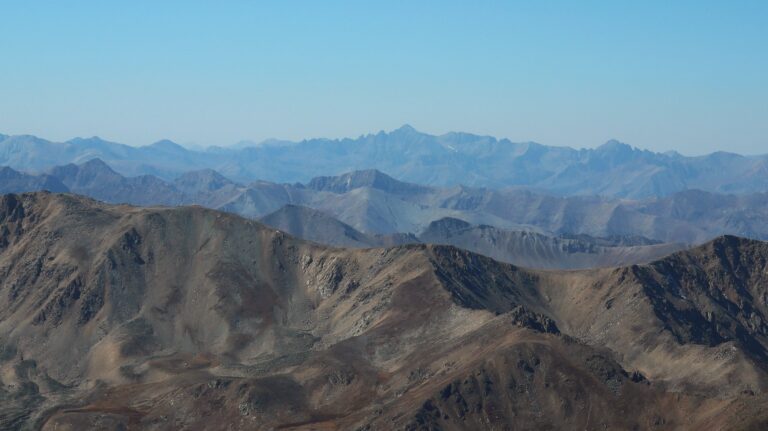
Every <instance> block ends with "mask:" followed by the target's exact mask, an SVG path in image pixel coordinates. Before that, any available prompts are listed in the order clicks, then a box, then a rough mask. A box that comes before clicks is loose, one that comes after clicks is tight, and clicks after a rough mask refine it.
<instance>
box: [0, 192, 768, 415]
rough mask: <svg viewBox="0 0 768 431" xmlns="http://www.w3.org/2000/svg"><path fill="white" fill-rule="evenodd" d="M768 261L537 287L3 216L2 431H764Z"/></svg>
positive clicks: (707, 251)
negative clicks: (512, 430) (514, 430)
mask: <svg viewBox="0 0 768 431" xmlns="http://www.w3.org/2000/svg"><path fill="white" fill-rule="evenodd" d="M767 259H768V245H766V244H765V243H762V242H756V241H749V240H743V239H738V238H733V237H722V238H719V239H717V240H716V241H714V242H711V243H709V244H707V245H705V246H702V247H699V248H696V249H693V250H690V251H686V252H681V253H678V254H675V255H673V256H671V257H669V258H665V259H663V260H660V261H656V262H654V263H652V264H649V265H643V266H631V267H625V268H616V269H603V270H591V271H567V272H552V271H533V270H526V269H522V268H519V267H515V266H512V265H508V264H502V263H499V262H496V261H494V260H492V259H489V258H486V257H482V256H479V255H476V254H472V253H470V252H466V251H463V250H460V249H457V248H454V247H449V246H431V245H408V246H400V247H395V248H384V249H364V250H348V249H333V248H325V247H322V246H319V245H316V244H313V243H307V242H303V241H300V240H296V239H294V238H292V237H290V236H288V235H285V234H283V233H281V232H278V231H275V230H273V229H270V228H267V227H265V226H264V225H261V224H260V223H257V222H254V221H250V220H245V219H242V218H239V217H237V216H234V215H230V214H226V213H221V212H216V211H211V210H207V209H203V208H199V207H183V208H134V207H128V206H110V205H106V204H101V203H98V202H95V201H91V200H89V199H86V198H82V197H77V196H73V195H54V194H48V193H35V194H25V195H6V196H4V197H2V199H0V273H2V277H1V278H0V382H2V383H1V384H0V399H1V400H2V402H0V422H1V423H0V428H4V429H20V428H22V429H33V428H38V427H39V428H42V429H50V430H53V429H58V430H61V429H126V428H127V429H169V428H184V429H201V428H206V429H242V428H256V429H294V430H298V429H367V430H376V429H382V430H383V429H387V430H388V429H409V430H417V429H447V430H460V429H461V430H463V429H478V428H486V429H507V428H509V426H510V424H513V423H514V425H515V426H516V427H520V428H526V429H531V428H536V429H564V428H569V429H761V428H764V427H765V426H766V425H767V424H768V413H766V412H768V410H767V409H766V408H765V407H766V405H768V404H766V402H767V401H768V400H767V399H766V395H765V393H764V391H765V389H766V388H767V387H768V374H766V369H765V349H766V346H768V339H766V331H765V328H764V326H765V324H764V321H765V317H766V314H767V313H768V308H767V307H768V306H767V305H766V299H767V292H766V286H767V285H768V284H767V283H766V277H768V267H766V261H767Z"/></svg>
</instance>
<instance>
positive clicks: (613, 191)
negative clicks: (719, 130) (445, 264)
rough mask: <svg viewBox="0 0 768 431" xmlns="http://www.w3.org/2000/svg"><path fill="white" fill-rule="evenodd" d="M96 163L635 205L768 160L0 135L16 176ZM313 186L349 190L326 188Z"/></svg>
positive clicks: (764, 165) (525, 147) (423, 140)
mask: <svg viewBox="0 0 768 431" xmlns="http://www.w3.org/2000/svg"><path fill="white" fill-rule="evenodd" d="M95 157H98V158H101V159H102V160H104V161H106V162H107V163H109V164H110V166H113V167H114V168H115V169H116V170H117V171H118V172H120V173H122V174H124V175H128V176H137V175H155V176H159V177H162V178H164V179H166V180H172V179H174V178H176V177H178V176H179V175H181V174H183V173H185V172H188V171H193V170H200V169H215V170H216V171H218V172H221V173H222V174H223V175H224V176H226V177H228V178H233V179H235V180H237V181H239V182H242V183H248V182H252V181H254V180H257V179H260V180H267V181H272V182H287V183H295V182H307V181H310V180H311V179H312V178H314V177H319V176H322V175H328V174H333V175H337V174H343V173H344V172H349V171H352V170H369V169H378V170H380V171H384V172H387V173H389V174H391V175H393V176H394V177H396V178H398V179H400V180H402V181H408V182H411V183H417V184H426V185H431V186H440V187H450V186H456V185H459V184H464V185H469V186H475V187H492V188H499V187H507V186H521V187H533V188H535V189H540V190H546V191H548V192H551V193H556V194H560V195H574V194H576V195H605V196H612V197H619V198H632V199H644V198H650V197H663V196H669V195H671V194H674V193H676V192H679V191H683V190H686V189H690V188H697V189H702V190H706V191H710V192H721V193H753V192H760V191H764V190H766V189H768V158H767V157H768V156H753V157H746V156H740V155H737V154H731V153H722V152H721V153H713V154H710V155H707V156H701V157H684V156H681V155H680V154H677V153H653V152H650V151H647V150H639V149H637V148H633V147H630V146H629V145H626V144H622V143H620V142H617V141H609V142H608V143H606V144H605V145H602V146H600V147H598V148H595V149H588V150H575V149H572V148H567V147H550V146H544V145H540V144H536V143H514V142H510V141H509V140H506V139H496V138H493V137H490V136H478V135H472V134H468V133H447V134H444V135H440V136H434V135H429V134H425V133H421V132H418V131H417V130H415V129H414V128H412V127H410V126H404V127H401V128H400V129H397V130H394V131H392V132H389V133H385V132H379V133H377V134H370V135H366V136H361V137H359V138H357V139H341V140H329V139H311V140H305V141H301V142H282V141H276V142H272V143H264V144H262V145H256V146H253V145H245V146H235V147H232V148H220V147H217V148H211V149H208V150H203V151H195V150H189V149H185V148H183V147H181V146H179V145H177V144H175V143H173V142H170V141H160V142H158V143H155V144H152V145H147V146H144V147H138V148H136V147H129V146H126V145H121V144H116V143H112V142H108V141H104V140H101V139H99V138H96V137H94V138H89V139H73V140H71V141H68V142H64V143H55V142H50V141H46V140H44V139H40V138H36V137H34V136H4V137H2V138H0V165H7V166H10V167H12V168H14V169H17V170H22V171H43V170H46V169H50V168H51V167H53V166H57V165H60V164H62V163H75V164H78V163H82V162H83V161H86V160H88V159H91V158H95ZM369 172H371V171H369ZM368 180H371V178H368V179H366V180H365V181H368ZM369 185H370V184H369ZM313 186H317V187H321V188H327V187H331V188H335V190H345V187H347V186H346V185H344V184H338V183H332V182H327V181H323V182H321V183H315V184H313Z"/></svg>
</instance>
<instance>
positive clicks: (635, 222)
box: [7, 159, 768, 245]
mask: <svg viewBox="0 0 768 431" xmlns="http://www.w3.org/2000/svg"><path fill="white" fill-rule="evenodd" d="M7 172H11V171H7ZM19 175H25V174H19ZM34 177H35V178H34V179H32V176H29V175H27V176H25V177H24V178H26V179H25V180H23V181H24V182H23V184H25V185H26V186H25V187H23V188H21V189H9V191H14V190H15V191H34V190H42V189H46V188H51V189H54V190H57V191H66V190H69V191H72V192H74V193H79V194H84V195H87V196H91V197H95V198H97V199H100V200H104V201H106V202H112V203H131V204H136V205H179V204H197V205H203V206H206V207H209V208H214V209H220V210H223V211H227V212H232V213H236V214H240V215H243V216H245V217H249V218H255V219H256V218H261V217H264V216H266V215H268V214H270V213H272V212H275V211H278V210H279V209H280V208H282V207H284V206H285V205H298V206H304V207H309V208H313V209H315V210H319V211H320V212H322V213H325V214H328V215H330V216H332V217H334V218H336V219H338V220H339V221H341V222H343V223H345V224H347V225H349V226H351V227H353V228H354V229H356V230H358V231H360V232H364V233H366V234H370V235H396V234H401V233H413V234H417V233H419V232H422V231H424V230H425V229H427V228H428V227H429V225H430V223H432V222H434V221H436V220H440V219H444V218H453V219H461V220H466V221H467V222H469V223H470V224H472V225H488V226H494V227H497V228H500V229H504V230H528V231H536V232H539V233H544V234H548V235H550V236H565V237H573V238H578V237H579V236H584V235H586V236H590V237H594V238H598V237H599V238H618V239H620V240H621V241H623V242H624V244H623V245H641V244H643V243H644V244H645V245H650V244H652V243H654V242H681V243H702V242H704V241H707V240H709V239H711V238H714V237H715V236H718V235H723V234H732V235H740V236H746V237H750V238H755V239H768V225H766V224H765V223H764V220H766V218H768V193H754V194H748V195H723V194H715V193H709V192H704V191H700V190H687V191H684V192H680V193H676V194H674V195H672V196H669V197H666V198H660V199H649V200H641V201H627V200H620V199H613V198H605V197H594V196H572V197H557V196H552V195H547V194H542V193H534V192H531V191H529V190H521V189H500V190H494V189H484V188H471V187H463V186H462V187H453V188H437V187H425V186H419V185H415V184H407V183H402V182H399V181H397V180H394V179H392V178H391V177H388V176H386V175H385V174H383V173H381V172H375V171H365V172H351V173H349V174H347V175H343V176H339V177H323V178H319V179H316V180H314V181H311V182H310V184H308V185H302V184H275V183H270V182H267V181H257V182H253V183H250V184H247V185H242V184H238V183H235V182H233V181H230V180H228V179H227V178H226V177H224V176H222V175H221V174H219V173H217V172H215V171H211V170H202V171H194V172H188V173H187V174H185V175H182V176H181V177H179V178H178V179H176V180H175V181H174V182H173V183H169V182H166V181H164V180H162V179H160V178H158V177H155V176H151V175H145V176H141V177H123V176H122V175H119V174H117V173H116V172H115V171H114V170H112V169H111V168H109V167H108V166H107V165H106V164H105V163H104V162H102V161H101V160H98V159H94V160H91V161H89V162H86V163H84V164H81V165H68V166H63V167H57V168H54V169H53V170H51V172H50V175H49V176H46V175H38V176H34ZM57 180H58V182H61V184H63V185H64V187H65V190H59V188H60V187H61V185H57V182H56V181H57ZM49 182H50V184H49ZM7 184H9V186H8V187H10V185H12V184H19V183H14V182H13V181H9V182H8V183H7ZM312 184H313V185H312ZM310 185H311V187H310ZM318 189H319V190H318ZM632 238H634V239H632ZM630 239H631V241H630V242H627V241H629V240H630ZM638 241H639V242H638ZM606 245H610V244H606Z"/></svg>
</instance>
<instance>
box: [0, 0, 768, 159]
mask: <svg viewBox="0 0 768 431" xmlns="http://www.w3.org/2000/svg"><path fill="white" fill-rule="evenodd" d="M0 17H2V19H0V133H5V134H33V135H37V136H41V137H44V138H47V139H52V140H66V139H69V138H72V137H75V136H83V137H88V136H100V137H102V138H104V139H108V140H112V141H117V142H123V143H127V144H131V145H145V144H149V143H151V142H154V141H157V140H160V139H164V138H167V139H171V140H174V141H176V142H179V143H182V144H188V145H189V144H194V145H229V144H233V143H236V142H238V141H241V140H253V141H260V140H263V139H266V138H278V139H291V140H298V139H303V138H312V137H330V138H337V137H356V136H359V135H361V134H366V133H372V132H373V133H375V132H377V131H379V130H392V129H395V128H397V127H399V126H401V125H403V124H406V123H407V124H410V125H412V126H413V127H415V128H417V129H418V130H421V131H424V132H428V133H434V134H441V133H446V132H449V131H465V132H472V133H478V134H487V135H493V136H497V137H506V138H509V139H511V140H513V141H535V142H540V143H542V144H547V145H562V146H571V147H576V148H582V147H595V146H598V145H600V144H602V143H604V142H605V141H607V140H609V139H618V140H621V141H623V142H626V143H628V144H631V145H633V146H636V147H640V148H647V149H651V150H655V151H666V150H677V151H679V152H681V153H683V154H689V155H696V154H704V153H708V152H712V151H716V150H726V151H733V152H739V153H746V154H756V153H768V138H767V137H768V24H766V23H768V2H766V1H747V0H742V1H737V0H734V1H716V2H715V1H706V0H700V1H685V0H680V1H600V2H598V1H588V0H585V1H578V2H575V1H546V0H538V1H527V2H522V1H483V0H474V1H461V2H459V1H450V0H441V1H418V0H412V1H398V0H388V1H333V0H327V1H292V0H283V1H272V2H265V1H234V0H232V1H220V2H213V1H189V0H187V1H171V0H167V1H141V0H132V1H119V2H118V1H110V2H104V1H77V0H73V1H71V2H48V1H46V2H42V1H36V0H26V1H6V0H0Z"/></svg>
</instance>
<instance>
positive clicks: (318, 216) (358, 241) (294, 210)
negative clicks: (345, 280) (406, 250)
mask: <svg viewBox="0 0 768 431" xmlns="http://www.w3.org/2000/svg"><path fill="white" fill-rule="evenodd" d="M259 221H261V222H262V223H264V224H266V225H268V226H271V227H274V228H276V229H280V230H281V231H283V232H286V233H288V234H290V235H293V236H295V237H298V238H302V239H305V240H308V241H314V242H317V243H320V244H325V245H331V246H335V247H353V248H368V247H391V246H395V245H401V244H411V243H418V242H419V240H418V238H416V236H414V235H412V234H410V235H409V234H390V235H371V234H366V233H363V232H360V231H358V230H356V229H355V228H353V227H352V226H350V225H348V224H346V223H342V222H340V221H339V220H336V219H335V218H333V217H331V216H330V215H328V214H326V213H323V212H321V211H318V210H315V209H312V208H307V207H302V206H298V205H286V206H284V207H282V208H280V209H279V210H277V211H275V212H273V213H271V214H268V215H266V216H264V217H262V218H261V219H260V220H259Z"/></svg>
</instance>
